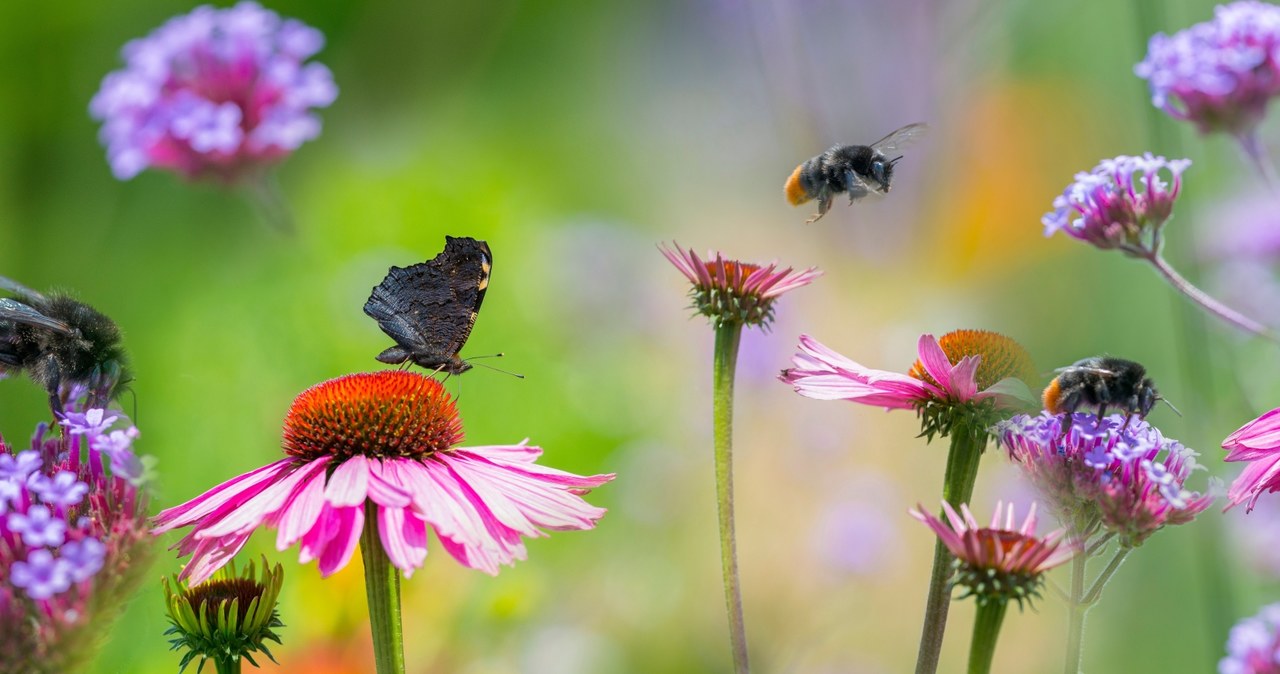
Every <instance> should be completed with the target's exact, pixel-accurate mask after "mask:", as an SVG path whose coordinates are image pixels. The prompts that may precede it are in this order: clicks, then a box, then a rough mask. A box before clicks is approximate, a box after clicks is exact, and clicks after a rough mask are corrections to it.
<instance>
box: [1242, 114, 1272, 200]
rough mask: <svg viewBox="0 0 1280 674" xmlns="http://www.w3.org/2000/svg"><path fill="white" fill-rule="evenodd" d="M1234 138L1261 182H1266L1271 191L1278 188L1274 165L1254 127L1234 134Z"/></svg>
mask: <svg viewBox="0 0 1280 674" xmlns="http://www.w3.org/2000/svg"><path fill="white" fill-rule="evenodd" d="M1236 140H1237V141H1238V142H1239V143H1240V150H1241V151H1242V152H1244V156H1245V158H1246V159H1248V160H1249V163H1250V164H1253V167H1254V168H1255V169H1257V171H1258V175H1259V176H1260V177H1261V178H1262V182H1264V183H1266V184H1267V187H1268V188H1269V189H1270V190H1271V191H1273V192H1275V191H1277V190H1280V179H1277V178H1276V166H1275V164H1273V163H1272V162H1271V155H1269V154H1268V153H1267V148H1266V146H1264V145H1263V144H1262V139H1261V138H1259V137H1258V131H1257V130H1256V129H1254V130H1250V131H1248V132H1247V133H1242V134H1240V135H1239V136H1236Z"/></svg>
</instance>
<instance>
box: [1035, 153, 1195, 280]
mask: <svg viewBox="0 0 1280 674" xmlns="http://www.w3.org/2000/svg"><path fill="white" fill-rule="evenodd" d="M1190 165H1191V160H1190V159H1175V160H1172V161H1170V160H1168V159H1165V158H1164V157H1156V156H1153V155H1152V154H1151V153H1150V152H1148V153H1146V154H1144V155H1142V156H1141V157H1130V156H1125V155H1121V156H1119V157H1116V158H1115V159H1104V160H1102V162H1101V163H1099V164H1098V165H1097V166H1096V167H1094V169H1093V170H1092V171H1089V172H1087V173H1083V172H1082V173H1077V174H1076V179H1075V182H1073V183H1071V184H1070V185H1068V186H1067V189H1066V190H1064V191H1063V193H1062V195H1061V196H1058V197H1057V198H1055V199H1054V200H1053V208H1054V210H1053V211H1052V212H1050V213H1046V214H1045V216H1044V217H1043V218H1042V219H1041V222H1042V223H1044V235H1045V236H1052V235H1053V233H1054V232H1057V231H1062V232H1065V233H1066V234H1067V235H1068V236H1071V237H1074V238H1076V239H1080V240H1081V241H1086V242H1088V243H1091V244H1093V245H1094V246H1097V247H1098V248H1102V249H1110V248H1118V249H1120V250H1122V251H1124V252H1126V253H1129V254H1131V255H1135V256H1138V257H1149V256H1153V255H1155V254H1156V253H1158V252H1159V249H1160V227H1161V226H1163V225H1164V223H1165V221H1166V220H1168V219H1169V216H1170V215H1171V214H1172V213H1173V202H1174V201H1175V200H1176V199H1177V198H1178V192H1179V190H1181V189H1182V172H1183V171H1185V170H1187V167H1188V166H1190ZM1161 170H1165V171H1168V173H1169V177H1170V178H1169V182H1165V181H1164V180H1163V179H1161V177H1160V172H1161Z"/></svg>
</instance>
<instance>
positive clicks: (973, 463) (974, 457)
mask: <svg viewBox="0 0 1280 674" xmlns="http://www.w3.org/2000/svg"><path fill="white" fill-rule="evenodd" d="M986 446H987V434H986V433H985V432H984V431H982V430H974V429H970V428H969V427H968V426H966V425H962V424H957V425H956V426H955V427H954V428H952V429H951V450H950V451H949V452H948V453H947V468H946V473H945V477H944V478H943V483H942V499H943V500H944V501H946V502H947V503H950V504H951V507H953V508H957V509H958V508H959V507H960V504H962V503H968V502H969V499H970V497H972V496H973V484H974V482H976V481H977V479H978V462H979V460H981V459H982V450H983V449H985V448H986ZM944 521H945V520H944ZM952 559H953V557H952V555H951V552H950V551H948V550H947V546H945V545H943V544H942V541H941V540H939V541H937V542H936V543H935V544H934V547H933V571H932V572H931V573H930V575H929V594H928V598H927V599H926V600H925V609H924V627H923V628H922V630H921V632H920V650H919V652H918V654H917V655H916V674H934V672H936V671H938V659H939V657H940V656H941V654H942V637H943V634H944V633H945V632H946V629H947V611H948V610H949V609H950V607H951V585H950V581H951V572H952V568H951V563H952Z"/></svg>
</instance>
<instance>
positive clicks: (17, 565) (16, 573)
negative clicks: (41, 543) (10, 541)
mask: <svg viewBox="0 0 1280 674" xmlns="http://www.w3.org/2000/svg"><path fill="white" fill-rule="evenodd" d="M9 582H10V583H13V584H14V586H16V587H20V588H23V589H24V590H26V591H27V596H29V597H31V598H32V599H36V600H40V599H48V598H49V597H52V596H53V595H55V594H58V593H59V592H65V591H66V590H67V588H69V587H71V574H70V573H69V572H68V568H67V563H66V562H64V561H62V560H61V559H54V558H53V554H52V553H50V552H49V551H48V550H33V551H32V552H31V554H29V555H27V561H25V562H14V563H13V566H12V567H11V568H10V570H9Z"/></svg>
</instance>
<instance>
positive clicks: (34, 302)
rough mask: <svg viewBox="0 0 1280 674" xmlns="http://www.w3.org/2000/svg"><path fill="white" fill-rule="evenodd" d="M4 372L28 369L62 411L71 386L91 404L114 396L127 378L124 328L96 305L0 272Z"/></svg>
mask: <svg viewBox="0 0 1280 674" xmlns="http://www.w3.org/2000/svg"><path fill="white" fill-rule="evenodd" d="M0 290H3V291H5V292H7V293H9V294H10V295H13V296H14V297H0V372H26V374H27V376H28V377H30V378H31V380H32V381H34V382H35V383H37V384H39V385H40V386H41V387H43V388H44V390H45V391H46V392H47V393H48V394H49V406H50V407H51V408H52V409H53V411H54V412H61V411H62V409H63V403H64V400H63V395H64V394H65V393H67V392H69V387H70V386H71V385H75V384H79V385H82V386H84V387H86V389H87V392H88V396H89V399H88V404H89V405H90V406H103V405H106V404H107V403H108V402H110V401H112V400H114V399H115V398H116V396H118V395H119V394H120V391H121V390H122V389H123V387H124V385H125V384H126V383H128V381H129V375H128V369H127V366H126V359H125V352H124V347H123V346H122V345H121V344H120V329H119V328H117V327H116V324H115V323H114V322H113V321H112V320H111V319H110V318H107V317H106V316H104V315H103V314H102V313H101V312H99V311H98V310H96V309H94V308H93V307H91V306H89V305H87V304H84V303H83V302H79V301H77V300H75V299H72V298H71V297H68V296H66V295H62V294H59V293H52V294H50V295H47V296H46V295H43V294H41V293H38V292H36V291H34V290H32V289H30V288H27V287H26V286H23V285H22V284H20V283H18V282H16V281H13V280H11V279H7V278H5V277H3V276H0Z"/></svg>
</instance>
